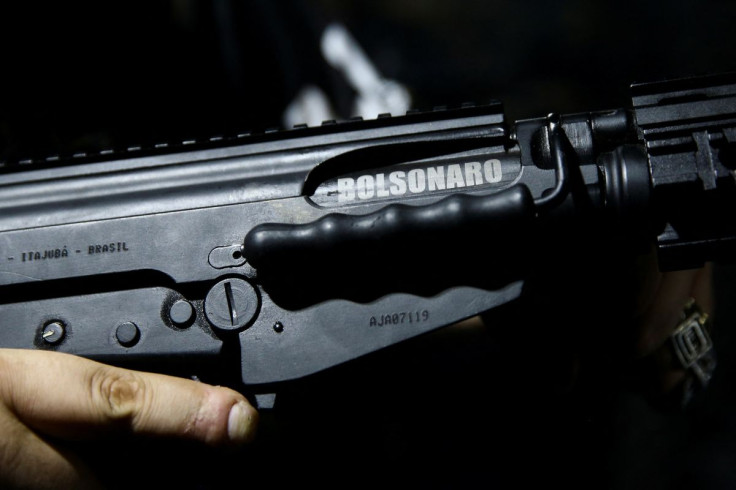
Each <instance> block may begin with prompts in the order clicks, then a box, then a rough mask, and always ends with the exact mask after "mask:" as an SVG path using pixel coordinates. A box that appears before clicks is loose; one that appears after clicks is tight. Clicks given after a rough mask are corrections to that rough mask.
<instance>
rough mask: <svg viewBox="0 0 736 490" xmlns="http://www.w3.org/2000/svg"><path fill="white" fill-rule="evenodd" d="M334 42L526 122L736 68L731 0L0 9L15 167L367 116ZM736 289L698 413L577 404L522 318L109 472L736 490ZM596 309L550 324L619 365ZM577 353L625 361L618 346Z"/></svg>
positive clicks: (143, 452)
mask: <svg viewBox="0 0 736 490" xmlns="http://www.w3.org/2000/svg"><path fill="white" fill-rule="evenodd" d="M331 20H339V21H342V22H344V23H345V25H346V26H347V27H348V28H349V29H350V31H351V32H352V33H353V34H354V36H355V37H356V38H357V40H358V41H359V43H360V44H361V45H362V46H363V48H364V49H365V51H366V52H367V53H368V55H369V57H370V58H371V59H372V60H373V61H374V63H375V64H376V65H377V66H378V68H379V70H380V71H381V72H382V74H383V75H384V76H386V77H389V78H392V79H395V80H399V81H401V82H402V83H404V84H406V85H407V86H408V87H409V88H410V90H411V92H412V96H413V100H414V106H415V107H417V108H431V107H433V106H435V105H454V104H459V103H461V102H465V101H475V102H484V101H487V100H490V99H499V100H502V101H503V102H504V104H505V107H506V110H507V116H508V119H509V121H512V120H515V119H519V118H527V117H537V116H543V115H545V114H547V113H549V112H553V111H555V112H561V113H569V112H580V111H588V110H597V109H607V108H615V107H621V106H626V105H627V103H628V85H629V84H630V83H631V82H634V81H651V80H659V79H664V78H672V77H680V76H687V75H698V74H707V73H713V72H722V71H733V70H734V69H735V68H736V66H734V65H735V64H736V57H734V56H733V50H734V47H735V46H736V29H734V25H736V2H729V1H725V0H698V1H696V0H685V1H670V2H663V1H647V0H643V1H629V0H622V1H598V2H596V1H583V0H568V1H559V2H555V1H541V0H540V1H529V2H520V1H510V0H508V1H507V0H501V1H486V2H481V1H460V0H456V1H454V2H448V1H440V0H428V1H421V2H419V1H409V0H379V1H354V2H342V1H338V0H323V1H314V2H306V1H304V2H300V1H295V0H292V1H281V2H275V1H274V2H269V1H266V0H262V1H252V2H246V1H243V2H238V1H234V0H232V1H222V2H212V3H210V2H204V1H194V0H188V1H169V2H140V3H135V2H89V3H75V4H74V5H71V6H70V5H68V4H67V3H66V2H64V3H62V2H57V3H55V4H49V5H43V6H39V5H36V4H33V5H31V4H27V5H26V6H24V7H12V8H11V7H7V6H3V7H1V8H0V39H2V42H3V46H4V48H3V55H2V59H1V60H0V63H2V65H1V66H2V70H1V71H0V73H2V79H3V86H2V87H3V88H0V90H2V92H3V97H2V99H1V100H2V103H1V104H2V105H0V162H2V163H4V164H5V166H6V168H12V167H14V166H15V165H16V162H18V161H21V160H34V161H41V160H43V159H44V158H45V157H47V156H50V155H55V154H61V155H71V154H73V153H76V152H86V153H88V154H91V155H94V154H95V153H96V152H99V151H101V150H103V149H107V148H115V149H123V148H126V147H128V146H131V145H143V146H147V145H148V146H150V145H154V144H156V143H161V142H171V141H180V140H183V139H188V138H206V137H209V136H214V135H220V134H224V135H232V134H237V133H238V132H241V131H243V130H249V129H256V130H257V129H263V128H269V127H276V126H279V125H280V124H281V114H282V112H283V108H284V107H285V105H286V104H287V103H288V101H290V100H291V99H292V97H293V96H294V95H295V94H296V92H297V91H298V89H299V88H300V87H301V86H303V85H304V83H305V82H311V83H316V84H319V85H320V86H321V87H323V89H324V90H325V91H326V92H327V93H328V94H329V95H330V96H331V99H332V101H333V103H334V105H335V107H336V108H337V109H338V111H339V112H340V115H341V116H343V117H349V116H351V115H352V114H350V100H351V99H352V94H351V92H350V89H349V88H348V87H347V86H346V85H345V83H344V81H342V80H341V77H340V76H339V75H338V74H337V73H335V72H334V71H332V70H331V69H330V68H328V67H326V66H325V64H324V62H323V61H322V60H321V59H320V56H319V53H318V48H317V42H318V38H319V34H320V32H321V30H322V28H323V27H324V25H325V24H326V23H327V22H328V21H331ZM0 179H1V176H0ZM0 182H1V180H0ZM730 214H731V210H728V212H727V213H724V216H725V218H726V219H732V218H729V216H730ZM588 259H590V257H586V258H585V260H588ZM599 260H604V261H605V260H606V259H605V258H603V259H599ZM569 267H570V268H578V267H582V268H586V269H588V270H589V271H594V273H595V271H596V270H600V271H601V275H604V274H605V272H604V271H607V270H610V268H608V267H606V266H605V265H601V264H600V263H599V262H590V263H583V264H571V265H570V266H569ZM571 275H573V276H574V275H575V274H572V273H571ZM734 277H735V273H734V268H733V266H724V265H718V266H717V267H716V279H717V281H716V283H717V288H716V291H717V299H718V301H717V310H716V333H715V341H716V345H717V350H718V353H719V357H720V366H719V371H717V374H716V376H715V379H714V381H713V383H712V386H711V388H710V390H709V391H708V392H706V393H704V394H703V395H702V396H701V397H700V398H699V399H698V400H697V401H696V403H695V404H694V405H693V406H692V407H691V408H690V409H689V410H688V411H685V412H681V411H677V410H663V409H662V408H661V407H658V406H655V405H654V404H652V403H651V401H650V400H648V399H647V398H646V397H644V396H642V395H641V394H640V393H638V392H637V391H636V390H634V389H633V388H632V387H631V385H630V384H628V381H630V377H628V376H624V375H622V374H621V373H622V372H624V371H626V369H627V368H628V366H617V365H613V366H610V365H608V366H607V367H606V363H605V362H598V363H596V362H593V363H592V364H593V367H591V368H590V369H588V370H587V371H585V376H583V378H582V381H581V382H580V384H579V385H576V386H573V387H572V388H571V387H569V386H567V381H566V380H567V379H568V377H569V373H568V372H566V371H565V369H566V367H565V366H566V364H565V362H562V361H560V362H556V361H555V355H549V352H546V353H545V345H544V343H545V342H547V341H549V340H550V339H551V338H553V337H554V335H551V334H549V333H547V335H546V336H544V337H543V338H541V339H540V338H536V337H535V335H534V334H535V333H539V330H529V331H526V330H524V328H526V327H525V325H526V324H525V320H524V319H523V318H522V317H523V313H524V312H523V311H520V306H519V305H511V306H510V307H509V308H506V309H503V310H502V311H501V312H498V313H497V314H496V315H497V316H495V317H494V318H493V319H492V320H493V323H492V327H491V328H489V329H488V330H484V331H473V332H465V333H464V334H460V335H452V336H450V335H443V334H439V335H433V336H429V337H428V338H426V339H423V341H421V342H415V343H411V344H409V345H406V346H398V347H396V348H393V349H389V350H388V351H386V352H382V353H379V354H377V355H375V356H369V358H367V359H365V360H362V361H360V362H356V363H353V364H352V365H350V366H346V367H344V368H342V369H340V370H337V371H335V372H331V373H326V374H324V375H322V376H317V377H315V378H314V379H311V380H308V381H306V382H305V383H303V384H300V385H299V386H296V387H293V388H291V389H290V390H288V391H287V392H286V393H284V394H283V396H282V397H281V398H280V399H279V403H278V406H277V408H278V409H277V410H276V411H274V412H273V413H264V414H263V425H262V429H261V436H260V438H259V441H258V442H257V443H256V444H255V445H254V446H252V447H251V448H248V449H247V450H246V451H244V452H238V453H235V454H232V453H228V454H221V453H216V454H212V453H205V454H202V453H201V452H199V451H195V450H194V448H189V447H188V446H181V445H178V446H174V447H166V448H165V450H163V449H161V448H159V447H158V446H155V448H154V449H151V448H137V449H136V450H135V452H132V453H131V452H128V453H125V454H121V450H113V449H110V450H109V451H110V452H109V453H107V452H103V453H100V452H99V451H94V450H93V451H92V452H93V453H94V452H96V453H97V454H95V455H92V456H91V457H94V458H95V459H96V460H97V462H98V463H100V464H101V465H102V467H103V468H106V469H105V470H104V473H105V474H106V475H107V477H106V479H107V480H109V481H111V482H118V483H120V482H121V481H122V482H130V481H134V482H135V481H139V480H138V478H142V477H141V476H140V469H141V468H145V467H154V468H156V469H157V476H155V477H153V479H154V481H155V482H157V483H160V484H162V485H164V484H166V485H167V486H168V485H171V484H176V485H179V486H183V487H190V486H191V487H195V488H208V487H211V488H220V487H224V486H226V485H227V486H233V485H234V484H238V485H240V484H242V486H246V485H250V486H252V485H258V484H264V485H279V486H281V485H283V484H300V485H306V484H308V483H317V484H322V485H323V486H329V487H332V486H363V485H368V484H381V485H396V484H399V483H401V484H406V485H412V486H418V487H429V488H434V487H438V488H446V487H460V488H464V487H479V486H483V487H489V488H509V487H513V488H517V487H526V486H541V485H545V486H546V485H550V486H552V485H563V486H565V487H568V488H612V489H623V488H627V489H628V488H648V489H660V488H661V489H669V488H685V487H696V488H732V487H733V486H734V485H736V416H734V414H736V393H734V388H733V380H734V365H733V364H734V363H733V362H732V361H731V358H732V353H734V352H736V351H734V334H733V332H731V331H730V330H731V328H730V327H731V325H732V323H733V319H734V318H736V316H734V311H733V306H732V301H731V298H732V296H733V291H734V289H733V287H732V284H733V281H734ZM598 280H601V281H605V277H600V276H599V277H598ZM560 285H561V286H562V285H563V283H562V282H561V283H560ZM586 287H587V289H590V288H595V287H596V286H595V283H591V284H590V285H588V284H583V285H580V284H578V285H577V288H574V287H573V288H571V289H570V290H569V291H570V292H569V298H567V301H564V302H561V303H560V304H557V305H556V307H555V308H551V309H549V311H544V312H542V313H543V317H544V318H546V321H547V322H548V324H549V326H550V329H553V330H554V329H560V331H562V332H564V329H565V325H566V324H567V323H568V321H569V320H570V319H571V318H578V320H577V321H578V322H579V323H580V322H585V323H587V324H588V325H589V326H590V328H592V329H596V328H599V329H600V330H601V334H600V335H599V336H598V337H597V338H602V339H610V344H611V345H618V343H619V342H620V341H621V338H623V337H625V333H624V332H625V331H626V328H627V325H611V324H610V322H608V321H606V319H605V317H606V316H607V315H608V313H609V312H607V311H600V312H598V313H596V312H595V311H591V308H588V307H585V306H584V305H580V304H579V299H578V298H577V297H576V291H577V290H578V289H581V288H586ZM558 296H559V295H558ZM581 315H582V316H583V318H582V320H581V319H580V316H581ZM509 331H510V332H512V333H511V334H508V332H509ZM561 338H562V339H568V337H567V336H566V335H564V334H562V335H561ZM557 346H558V345H557V344H555V343H554V342H553V343H551V344H549V348H550V349H553V348H556V347H557ZM578 347H580V346H578ZM582 347H583V348H584V349H586V352H587V357H588V358H590V359H595V358H596V353H597V352H599V351H601V349H602V351H604V352H606V355H602V356H601V358H602V359H605V360H608V359H609V358H610V349H607V348H605V347H604V348H601V346H600V345H589V346H582ZM562 352H564V353H565V354H566V353H567V351H566V350H564V349H563V351H562ZM540 353H544V354H545V355H540ZM560 357H564V355H562V354H561V355H560ZM613 359H614V360H615V359H616V357H615V356H613ZM125 451H131V449H130V448H127V447H126V448H125ZM108 454H109V456H108ZM146 481H148V482H150V481H151V480H146ZM122 486H125V483H123V484H122Z"/></svg>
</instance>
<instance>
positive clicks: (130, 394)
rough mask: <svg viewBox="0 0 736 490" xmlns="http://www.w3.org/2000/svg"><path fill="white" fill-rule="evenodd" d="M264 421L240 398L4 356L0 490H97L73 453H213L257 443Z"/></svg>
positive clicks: (56, 358) (171, 380)
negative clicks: (133, 449) (134, 446)
mask: <svg viewBox="0 0 736 490" xmlns="http://www.w3.org/2000/svg"><path fill="white" fill-rule="evenodd" d="M257 420H258V414H257V412H256V411H255V409H254V408H253V407H252V406H251V405H249V404H248V402H247V401H246V399H245V398H244V397H243V396H242V395H240V394H239V393H237V392H235V391H233V390H230V389H227V388H222V387H214V386H209V385H206V384H203V383H198V382H195V381H191V380H187V379H181V378H175V377H170V376H164V375H159V374H151V373H142V372H136V371H128V370H124V369H120V368H116V367H111V366H106V365H103V364H99V363H97V362H94V361H90V360H88V359H83V358H80V357H76V356H72V355H68V354H61V353H57V352H42V351H31V350H15V349H0V487H1V488H8V487H10V488H17V487H20V488H34V489H39V488H57V489H58V488H95V487H97V486H99V482H98V481H97V480H96V477H95V476H94V474H93V472H92V469H91V468H89V467H88V466H87V465H86V464H85V462H84V461H83V460H82V459H81V458H80V457H79V455H78V454H76V453H75V452H74V451H73V450H71V449H70V448H71V447H74V446H75V445H77V446H78V445H79V444H85V442H86V443H88V444H91V443H93V442H94V443H98V442H100V441H109V440H111V439H112V440H113V441H114V440H116V439H122V438H124V437H126V436H127V435H133V436H134V437H135V438H140V439H142V440H150V439H152V438H153V439H158V438H169V439H170V438H175V439H183V440H187V439H188V440H191V441H197V442H200V443H202V444H203V445H206V446H234V445H240V444H243V443H245V442H248V441H250V440H251V439H252V438H253V436H254V433H255V429H256V425H257Z"/></svg>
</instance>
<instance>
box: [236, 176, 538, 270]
mask: <svg viewBox="0 0 736 490" xmlns="http://www.w3.org/2000/svg"><path fill="white" fill-rule="evenodd" d="M533 217H534V202H533V199H532V197H531V194H530V193H529V190H528V189H527V188H526V187H525V186H521V185H519V186H515V187H513V188H511V189H508V190H505V191H503V192H500V193H498V194H493V195H488V196H470V195H463V194H457V195H452V196H449V197H447V198H445V199H442V200H440V201H438V202H436V203H433V204H430V205H427V206H409V205H405V204H391V205H389V206H386V207H385V208H383V209H381V210H379V211H376V212H374V213H371V214H367V215H359V216H354V215H347V214H329V215H327V216H324V217H323V218H320V219H319V220H317V221H314V222H312V223H308V224H302V225H289V224H273V223H268V224H262V225H259V226H257V227H255V228H253V230H251V232H250V233H248V235H247V236H246V237H245V244H244V254H245V257H246V259H247V260H248V262H249V263H250V264H251V265H252V266H253V267H255V268H256V269H257V270H258V272H259V275H260V274H262V273H267V271H268V270H269V269H272V268H275V269H281V270H283V269H285V268H289V269H291V268H296V269H311V270H314V269H315V268H319V267H329V268H334V267H342V266H345V265H352V264H356V265H357V264H362V265H364V266H369V267H380V266H381V265H383V264H388V263H396V262H397V261H401V262H402V264H404V263H407V262H416V261H418V260H421V261H426V260H430V261H433V263H432V264H425V266H429V265H432V266H434V265H437V264H441V263H442V261H443V260H444V259H448V258H451V257H453V258H454V257H456V256H457V255H456V254H458V253H460V254H462V253H463V251H464V250H465V249H467V248H468V247H469V246H470V245H474V244H475V245H477V241H479V240H482V241H484V242H486V243H487V246H486V247H484V248H488V249H489V250H490V249H491V248H493V247H492V246H493V244H496V243H501V242H505V243H509V242H510V241H513V240H514V238H515V237H517V236H518V235H519V233H522V232H523V230H524V228H525V226H526V225H528V224H529V223H530V222H531V220H532V219H533ZM435 260H436V262H434V261H435ZM292 272H293V270H292Z"/></svg>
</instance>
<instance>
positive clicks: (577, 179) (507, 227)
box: [0, 75, 736, 393]
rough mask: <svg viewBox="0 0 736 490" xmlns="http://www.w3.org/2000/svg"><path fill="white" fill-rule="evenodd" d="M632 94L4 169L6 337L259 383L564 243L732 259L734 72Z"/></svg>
mask: <svg viewBox="0 0 736 490" xmlns="http://www.w3.org/2000/svg"><path fill="white" fill-rule="evenodd" d="M633 95H634V97H633V106H632V107H631V108H629V109H620V110H613V111H602V112H591V113H585V114H575V115H565V116H557V115H550V116H548V117H545V118H539V119H531V120H522V121H518V122H516V123H515V124H514V125H513V126H511V127H510V128H509V127H508V126H507V124H506V122H505V121H504V116H503V113H502V109H501V106H500V105H498V104H494V105H489V106H484V107H463V108H460V109H454V110H442V111H432V112H429V113H410V114H407V115H406V116H402V117H379V118H378V119H376V120H370V121H347V122H344V123H334V122H326V123H324V124H323V125H322V126H321V127H313V128H307V127H303V128H295V129H293V130H288V131H281V132H267V133H263V134H254V135H241V136H238V137H234V138H229V139H217V138H215V139H212V140H207V141H188V142H183V143H181V144H177V145H158V146H156V147H153V148H132V149H127V150H123V151H110V152H102V153H100V154H97V155H87V154H78V155H72V156H69V157H65V156H60V157H52V158H48V159H45V160H29V161H20V162H11V163H5V164H4V165H3V166H2V167H1V168H0V264H1V265H0V346H2V347H12V348H29V349H47V350H58V351H63V352H69V353H73V354H78V355H81V356H85V357H90V358H93V359H97V360H101V361H104V362H109V363H114V364H121V365H126V366H132V367H137V366H143V367H146V368H150V369H160V370H162V371H169V370H172V368H173V369H174V370H178V371H181V372H183V373H188V374H197V373H199V372H201V371H206V370H208V369H210V368H211V367H212V366H215V372H217V373H218V374H217V375H218V376H232V375H235V376H237V377H238V378H239V379H238V381H239V382H242V383H243V384H244V385H246V387H247V388H246V389H247V390H249V391H250V392H252V393H268V392H272V391H273V389H274V387H273V385H274V384H275V383H279V382H283V381H287V380H293V379H298V378H301V377H303V376H306V375H309V374H312V373H315V372H318V371H321V370H324V369H326V368H329V367H332V366H335V365H337V364H340V363H343V362H346V361H348V360H351V359H354V358H356V357H359V356H362V355H364V354H366V353H369V352H372V351H375V350H378V349H381V348H384V347H387V346H390V345H392V344H395V343H397V342H399V341H403V340H405V339H408V338H410V337H414V336H416V335H419V334H422V333H425V332H428V331H431V330H434V329H436V328H439V327H442V326H445V325H449V324H452V323H454V322H457V321H459V320H462V319H464V318H468V317H471V316H474V315H477V314H480V313H482V312H484V311H487V310H490V309H492V308H494V307H496V306H499V305H501V304H504V303H506V302H509V301H511V300H514V299H516V298H517V297H519V295H520V294H522V286H523V283H524V280H525V277H526V274H527V273H528V271H529V270H530V267H533V261H531V260H529V257H530V255H534V254H530V252H531V251H535V252H539V251H540V250H542V246H547V245H549V246H550V248H549V249H550V250H554V249H555V246H558V247H564V246H565V243H566V241H569V240H571V238H572V237H573V236H575V237H580V236H582V235H584V236H585V237H587V240H588V241H589V243H591V246H594V244H595V242H596V240H598V241H600V240H606V241H609V242H612V243H617V244H620V246H621V247H622V250H623V249H632V248H633V249H637V250H645V249H646V248H647V245H649V244H651V242H652V241H653V240H655V241H656V247H657V250H658V258H659V262H660V267H661V268H662V269H663V270H664V269H678V268H689V267H694V266H698V265H701V264H703V263H704V261H708V260H721V259H726V258H729V257H733V256H734V249H735V247H736V242H735V241H734V239H735V237H736V220H734V219H733V218H732V217H731V216H730V215H729V212H730V211H731V210H733V209H736V206H735V204H736V189H735V188H734V187H735V178H734V169H735V168H736V146H735V143H736V76H734V75H720V76H712V77H706V78H694V79H686V80H677V81H670V82H663V83H653V84H642V85H634V86H633ZM555 244H556V245H555ZM536 255H539V254H538V253H537V254H536ZM542 255H543V254H542Z"/></svg>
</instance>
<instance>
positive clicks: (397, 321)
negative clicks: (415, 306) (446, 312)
mask: <svg viewBox="0 0 736 490" xmlns="http://www.w3.org/2000/svg"><path fill="white" fill-rule="evenodd" d="M428 320H429V311H427V310H418V311H401V312H397V313H387V314H385V315H377V316H372V317H371V319H370V320H369V321H368V326H370V327H383V326H386V325H404V324H411V323H423V322H426V321H428Z"/></svg>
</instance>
